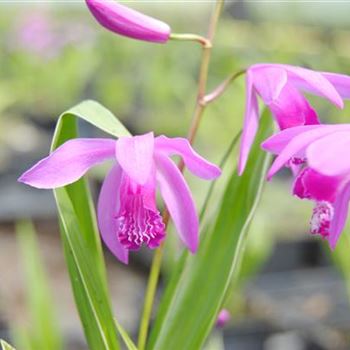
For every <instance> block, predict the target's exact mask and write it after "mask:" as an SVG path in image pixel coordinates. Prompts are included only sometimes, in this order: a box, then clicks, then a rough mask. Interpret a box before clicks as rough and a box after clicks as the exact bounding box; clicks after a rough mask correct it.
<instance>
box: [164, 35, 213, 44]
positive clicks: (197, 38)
mask: <svg viewBox="0 0 350 350" xmlns="http://www.w3.org/2000/svg"><path fill="white" fill-rule="evenodd" d="M169 39H170V40H176V41H196V42H198V43H200V44H201V45H202V46H203V47H211V42H210V40H208V39H207V38H205V37H203V36H200V35H197V34H177V33H172V34H170V38H169Z"/></svg>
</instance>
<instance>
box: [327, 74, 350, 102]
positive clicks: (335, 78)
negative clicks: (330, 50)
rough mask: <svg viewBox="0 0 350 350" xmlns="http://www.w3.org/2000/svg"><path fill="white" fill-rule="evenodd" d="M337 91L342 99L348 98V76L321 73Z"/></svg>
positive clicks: (349, 95)
mask: <svg viewBox="0 0 350 350" xmlns="http://www.w3.org/2000/svg"><path fill="white" fill-rule="evenodd" d="M321 74H322V75H323V76H324V77H325V78H326V79H327V80H328V81H330V82H331V84H332V85H333V86H334V87H335V89H336V90H337V91H338V93H339V95H340V96H341V97H342V98H347V99H348V98H350V76H348V75H343V74H336V73H328V72H322V73H321Z"/></svg>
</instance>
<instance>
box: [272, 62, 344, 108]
mask: <svg viewBox="0 0 350 350" xmlns="http://www.w3.org/2000/svg"><path fill="white" fill-rule="evenodd" d="M278 66H280V67H282V68H284V69H286V71H287V72H288V81H290V82H292V83H293V84H294V85H295V86H296V87H297V88H300V89H302V90H304V91H306V92H310V93H312V94H315V95H318V96H322V97H324V98H326V99H328V100H329V101H330V102H332V103H334V104H335V105H336V106H337V107H339V108H343V105H344V104H343V100H342V98H341V96H340V95H339V93H338V91H337V90H336V89H335V88H334V86H333V85H332V84H331V83H330V82H329V81H328V80H327V79H326V77H325V76H324V74H321V73H320V72H316V71H313V70H311V69H306V68H301V67H294V66H290V65H285V64H281V65H278Z"/></svg>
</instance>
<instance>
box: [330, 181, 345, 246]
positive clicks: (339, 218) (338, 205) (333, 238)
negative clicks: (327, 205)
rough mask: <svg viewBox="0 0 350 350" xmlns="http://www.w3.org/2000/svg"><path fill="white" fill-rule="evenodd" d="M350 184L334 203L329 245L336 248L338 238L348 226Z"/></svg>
mask: <svg viewBox="0 0 350 350" xmlns="http://www.w3.org/2000/svg"><path fill="white" fill-rule="evenodd" d="M349 200H350V183H347V184H346V185H345V187H344V188H343V189H342V191H341V192H340V194H339V195H338V198H337V200H336V201H335V203H334V216H333V220H332V222H331V226H330V229H329V238H328V241H329V245H330V246H331V248H332V249H334V248H335V246H336V244H337V241H338V238H339V236H340V234H341V232H342V230H343V228H344V226H345V224H346V220H347V216H348V212H349Z"/></svg>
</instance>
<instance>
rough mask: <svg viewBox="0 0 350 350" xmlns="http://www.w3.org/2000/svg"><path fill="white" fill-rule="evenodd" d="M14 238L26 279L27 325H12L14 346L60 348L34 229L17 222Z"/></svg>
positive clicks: (56, 324) (29, 349)
mask: <svg viewBox="0 0 350 350" xmlns="http://www.w3.org/2000/svg"><path fill="white" fill-rule="evenodd" d="M17 238H18V242H19V246H20V251H21V256H22V267H23V271H24V275H25V280H26V294H25V295H26V302H27V313H28V324H27V325H25V326H24V325H13V335H14V337H15V341H16V344H17V347H18V349H21V350H38V349H50V350H60V349H62V345H63V344H62V338H61V334H60V330H59V328H58V322H57V321H58V320H57V317H56V311H55V303H54V302H53V300H52V293H51V290H50V287H49V284H48V281H47V276H46V271H45V268H44V263H43V261H42V258H41V256H40V253H39V246H38V242H37V238H36V232H35V230H34V227H33V225H32V224H31V223H30V222H21V223H19V224H18V225H17Z"/></svg>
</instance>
